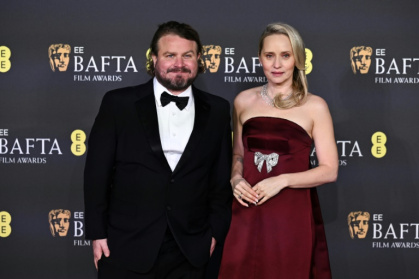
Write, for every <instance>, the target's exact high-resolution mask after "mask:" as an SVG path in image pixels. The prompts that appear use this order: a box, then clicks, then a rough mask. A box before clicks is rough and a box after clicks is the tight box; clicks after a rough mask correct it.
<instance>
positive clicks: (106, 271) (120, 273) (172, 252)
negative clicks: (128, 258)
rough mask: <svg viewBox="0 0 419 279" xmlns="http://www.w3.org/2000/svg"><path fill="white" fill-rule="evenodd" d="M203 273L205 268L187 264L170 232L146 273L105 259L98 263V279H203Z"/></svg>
mask: <svg viewBox="0 0 419 279" xmlns="http://www.w3.org/2000/svg"><path fill="white" fill-rule="evenodd" d="M208 252H209V251H208ZM111 253H112V251H111ZM111 257H112V256H111ZM205 271H206V266H204V267H202V268H197V267H194V266H193V265H191V264H190V263H189V262H188V260H187V259H186V258H185V256H184V255H183V254H182V252H181V251H180V249H179V246H178V245H177V243H176V241H175V240H174V238H173V236H172V234H171V233H170V231H168V232H167V233H166V236H165V239H164V241H163V244H162V246H161V248H160V251H159V255H158V257H157V260H156V262H155V263H154V266H153V267H152V269H151V270H150V271H149V272H147V273H137V272H134V271H131V270H127V269H125V268H124V267H123V266H120V265H118V264H115V263H113V262H112V260H111V259H107V258H105V257H102V259H100V260H99V263H98V278H99V279H203V278H204V277H205Z"/></svg>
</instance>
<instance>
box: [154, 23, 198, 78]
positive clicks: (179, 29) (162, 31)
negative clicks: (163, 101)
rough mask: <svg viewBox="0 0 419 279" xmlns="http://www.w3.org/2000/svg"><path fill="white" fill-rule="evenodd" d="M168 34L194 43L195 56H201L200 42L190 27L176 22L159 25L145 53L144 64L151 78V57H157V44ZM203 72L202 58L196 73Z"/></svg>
mask: <svg viewBox="0 0 419 279" xmlns="http://www.w3.org/2000/svg"><path fill="white" fill-rule="evenodd" d="M169 34H171V35H177V36H179V37H181V38H184V39H186V40H190V41H194V42H195V43H196V45H197V50H196V53H197V55H201V56H202V44H201V40H200V39H199V35H198V32H196V30H195V29H193V28H192V27H191V26H190V25H188V24H186V23H179V22H177V21H169V22H166V23H163V24H160V25H159V28H158V29H157V31H156V33H154V36H153V39H152V40H151V44H150V49H149V51H148V52H147V62H146V68H147V73H148V74H150V75H152V76H154V63H153V59H152V57H151V55H153V54H154V55H156V56H157V54H158V52H159V49H158V42H159V40H160V38H161V37H163V36H165V35H169ZM203 72H205V65H204V62H203V61H202V58H199V60H198V73H203Z"/></svg>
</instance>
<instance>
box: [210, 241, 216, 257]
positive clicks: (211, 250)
mask: <svg viewBox="0 0 419 279" xmlns="http://www.w3.org/2000/svg"><path fill="white" fill-rule="evenodd" d="M215 244H217V240H215V238H212V239H211V248H210V257H211V256H212V252H214V249H215Z"/></svg>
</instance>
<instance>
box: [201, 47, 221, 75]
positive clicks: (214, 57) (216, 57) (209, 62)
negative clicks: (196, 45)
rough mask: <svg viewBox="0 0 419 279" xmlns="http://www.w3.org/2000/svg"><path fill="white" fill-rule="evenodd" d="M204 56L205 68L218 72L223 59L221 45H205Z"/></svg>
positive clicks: (211, 71)
mask: <svg viewBox="0 0 419 279" xmlns="http://www.w3.org/2000/svg"><path fill="white" fill-rule="evenodd" d="M203 48H204V52H203V58H204V63H205V69H207V70H208V71H209V72H210V73H216V72H217V71H218V67H219V66H220V61H221V51H222V49H221V47H220V46H216V45H206V46H203Z"/></svg>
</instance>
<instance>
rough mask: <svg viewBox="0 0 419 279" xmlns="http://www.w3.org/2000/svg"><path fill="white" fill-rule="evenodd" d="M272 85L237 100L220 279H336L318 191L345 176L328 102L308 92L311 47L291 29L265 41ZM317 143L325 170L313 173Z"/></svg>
mask: <svg viewBox="0 0 419 279" xmlns="http://www.w3.org/2000/svg"><path fill="white" fill-rule="evenodd" d="M259 59H260V62H261V64H262V67H263V71H264V74H265V76H266V78H267V80H268V83H267V84H265V85H263V86H261V87H256V88H252V89H249V90H246V91H243V92H241V93H240V94H239V95H238V96H237V97H236V99H235V101H234V115H233V121H234V147H233V169H232V177H231V184H232V188H233V191H234V196H235V200H234V202H233V219H232V223H231V227H230V231H229V233H228V235H227V239H226V241H225V245H224V253H223V258H222V264H221V268H220V274H219V278H220V279H234V278H240V279H243V278H244V279H250V278H258V279H260V278H264V279H269V278H275V279H330V278H331V272H330V266H329V255H328V250H327V244H326V237H325V232H324V226H323V220H322V216H321V212H320V206H319V202H318V197H317V193H316V188H315V187H316V186H319V185H322V184H324V183H328V182H333V181H335V180H336V178H337V172H338V155H337V148H336V143H335V138H334V132H333V123H332V118H331V116H330V112H329V109H328V106H327V104H326V102H325V101H324V100H323V99H322V98H321V97H319V96H316V95H313V94H311V93H308V91H307V79H306V76H305V48H304V44H303V41H302V39H301V37H300V35H299V34H298V32H297V31H296V30H295V29H294V28H293V27H291V26H289V25H287V24H281V23H276V24H270V25H268V26H267V28H266V30H265V31H264V33H263V34H262V36H261V39H260V42H259ZM313 143H314V146H315V149H316V154H317V159H318V163H319V164H318V166H317V167H315V168H310V160H309V157H310V152H311V148H312V144H313Z"/></svg>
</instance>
